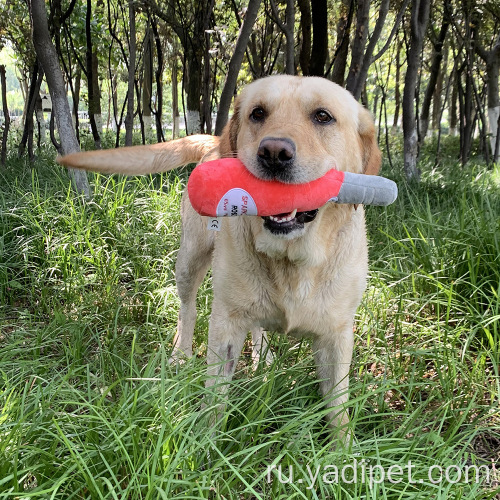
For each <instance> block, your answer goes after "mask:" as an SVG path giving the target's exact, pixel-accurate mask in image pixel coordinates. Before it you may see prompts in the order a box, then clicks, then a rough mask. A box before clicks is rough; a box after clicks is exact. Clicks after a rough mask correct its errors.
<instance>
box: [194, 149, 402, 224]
mask: <svg viewBox="0 0 500 500" xmlns="http://www.w3.org/2000/svg"><path fill="white" fill-rule="evenodd" d="M187 187H188V194H189V199H190V201H191V204H192V205H193V207H194V209H195V210H196V211H197V212H198V213H199V214H200V215H207V216H210V217H223V216H238V215H260V216H262V217H266V216H273V215H276V214H287V213H291V212H293V211H294V210H297V211H298V212H307V211H309V210H315V209H317V208H320V207H322V206H323V205H324V204H325V203H327V202H329V201H331V202H334V203H351V204H358V205H361V204H363V205H378V206H385V205H390V204H391V203H393V202H394V200H395V199H396V198H397V195H398V188H397V185H396V183H395V182H393V181H391V180H389V179H386V178H385V177H379V176H375V175H365V174H353V173H351V172H341V171H339V170H335V169H332V170H330V171H328V172H327V173H326V174H325V175H324V176H323V177H320V178H319V179H316V180H314V181H312V182H308V183H306V184H286V183H283V182H279V181H268V180H262V179H259V178H258V177H255V176H254V175H253V174H251V173H250V172H249V171H248V170H247V169H246V168H245V166H244V165H243V163H241V162H240V160H238V159H237V158H223V159H220V160H213V161H208V162H205V163H200V164H199V165H198V166H197V167H196V168H195V169H194V170H193V172H192V173H191V175H190V177H189V181H188V186H187Z"/></svg>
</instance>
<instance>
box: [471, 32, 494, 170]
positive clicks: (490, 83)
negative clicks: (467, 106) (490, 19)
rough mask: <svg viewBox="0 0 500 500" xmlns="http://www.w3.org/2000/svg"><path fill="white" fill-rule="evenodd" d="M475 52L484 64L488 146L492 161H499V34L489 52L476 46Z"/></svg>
mask: <svg viewBox="0 0 500 500" xmlns="http://www.w3.org/2000/svg"><path fill="white" fill-rule="evenodd" d="M476 51H477V53H478V54H479V56H480V57H481V58H482V59H483V60H484V62H485V63H486V85H487V92H488V126H489V131H490V145H491V151H492V156H493V161H494V162H495V163H497V162H498V161H499V154H498V148H497V142H498V141H497V135H498V123H499V120H500V93H499V73H500V34H499V35H498V38H497V39H496V41H495V43H494V45H493V47H492V49H491V50H488V51H487V50H485V49H484V48H483V47H482V46H480V45H478V44H476Z"/></svg>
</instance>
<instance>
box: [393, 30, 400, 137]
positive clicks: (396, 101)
mask: <svg viewBox="0 0 500 500" xmlns="http://www.w3.org/2000/svg"><path fill="white" fill-rule="evenodd" d="M394 78H395V82H394V87H395V91H394V118H393V121H392V128H393V130H394V131H395V130H396V129H397V128H398V122H399V110H400V108H401V40H398V45H397V48H396V75H395V77H394Z"/></svg>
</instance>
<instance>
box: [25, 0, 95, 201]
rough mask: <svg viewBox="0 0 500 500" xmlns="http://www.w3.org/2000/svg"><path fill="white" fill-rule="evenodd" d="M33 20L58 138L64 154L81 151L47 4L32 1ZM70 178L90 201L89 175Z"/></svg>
mask: <svg viewBox="0 0 500 500" xmlns="http://www.w3.org/2000/svg"><path fill="white" fill-rule="evenodd" d="M29 7H30V17H31V26H32V31H33V45H34V47H35V51H36V55H37V57H38V60H39V61H40V64H41V65H42V67H43V69H44V72H45V75H46V79H47V85H48V87H49V92H50V97H51V99H52V113H53V115H55V119H56V121H57V128H58V130H59V137H60V140H61V151H60V152H61V153H62V154H69V153H74V152H77V151H79V150H80V147H79V145H78V141H77V140H76V135H75V131H74V129H73V122H72V119H71V110H70V108H69V103H68V98H67V95H66V88H65V86H64V78H63V74H62V71H61V67H60V66H59V61H58V58H57V52H56V49H55V47H54V45H53V44H52V41H51V39H50V35H49V28H48V23H47V13H46V11H45V1H44V0H30V2H29ZM70 175H71V178H72V180H73V182H74V185H75V188H76V189H77V191H78V192H79V193H82V194H83V195H84V196H85V197H87V198H88V197H90V186H89V182H88V178H87V174H86V172H85V171H83V170H74V169H70Z"/></svg>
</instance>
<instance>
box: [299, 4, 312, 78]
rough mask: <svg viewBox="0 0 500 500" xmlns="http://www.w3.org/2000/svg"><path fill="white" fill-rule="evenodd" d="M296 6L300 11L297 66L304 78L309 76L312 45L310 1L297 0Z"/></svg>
mask: <svg viewBox="0 0 500 500" xmlns="http://www.w3.org/2000/svg"><path fill="white" fill-rule="evenodd" d="M297 5H298V7H299V11H300V31H299V33H300V35H301V36H302V41H301V44H300V54H299V65H300V69H301V70H302V74H303V75H304V76H308V75H309V65H310V64H311V43H312V37H311V34H312V13H311V2H310V0H298V1H297Z"/></svg>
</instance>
